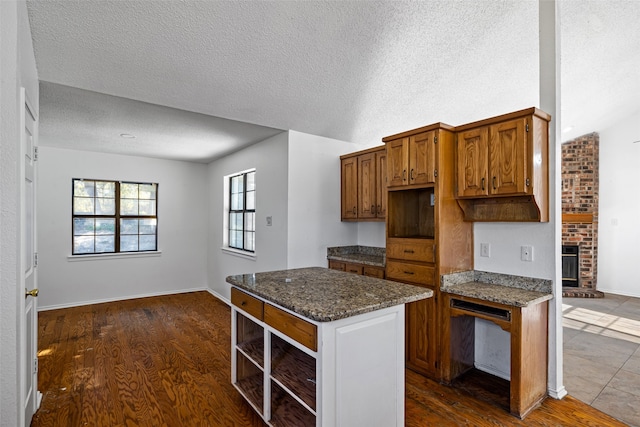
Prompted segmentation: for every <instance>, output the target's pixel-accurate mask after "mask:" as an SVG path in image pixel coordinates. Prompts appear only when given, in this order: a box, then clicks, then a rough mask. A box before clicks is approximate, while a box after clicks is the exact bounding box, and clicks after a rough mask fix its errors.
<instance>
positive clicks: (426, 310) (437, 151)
mask: <svg viewBox="0 0 640 427" xmlns="http://www.w3.org/2000/svg"><path fill="white" fill-rule="evenodd" d="M382 141H383V142H385V144H386V149H387V174H388V175H387V185H388V186H387V196H388V199H387V222H386V233H387V236H386V237H387V243H386V245H387V247H386V252H387V264H386V278H387V279H388V280H395V281H400V282H405V283H410V284H414V285H418V286H424V287H426V288H429V289H431V290H432V291H433V292H434V297H433V298H428V299H426V300H423V301H418V302H414V303H410V304H408V305H407V306H406V333H407V336H406V358H407V360H406V363H407V367H409V368H410V369H413V370H415V371H417V372H420V373H422V374H424V375H427V376H429V377H432V378H435V379H440V378H441V373H440V367H441V363H440V349H441V345H440V342H441V339H442V337H440V329H441V325H442V320H441V312H440V311H441V310H440V308H439V304H440V290H439V288H440V286H439V283H438V282H439V278H440V276H441V275H443V274H449V273H453V272H457V271H466V270H472V269H473V230H472V223H470V222H464V221H463V213H462V210H461V209H460V206H459V205H458V203H457V202H456V199H455V198H454V197H455V173H454V165H455V154H454V153H455V129H454V128H453V127H451V126H448V125H445V124H443V123H436V124H433V125H430V126H426V127H422V128H419V129H414V130H410V131H407V132H403V133H400V134H396V135H392V136H388V137H386V138H383V139H382Z"/></svg>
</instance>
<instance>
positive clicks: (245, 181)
mask: <svg viewBox="0 0 640 427" xmlns="http://www.w3.org/2000/svg"><path fill="white" fill-rule="evenodd" d="M255 180H256V171H255V170H254V171H249V172H243V173H240V174H237V175H232V176H230V177H229V223H228V226H229V247H230V248H234V249H240V250H243V251H247V252H255V251H256V182H255Z"/></svg>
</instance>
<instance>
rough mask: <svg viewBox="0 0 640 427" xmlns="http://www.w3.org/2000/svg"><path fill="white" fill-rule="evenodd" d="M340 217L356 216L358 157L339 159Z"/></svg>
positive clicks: (353, 217) (351, 217) (350, 217)
mask: <svg viewBox="0 0 640 427" xmlns="http://www.w3.org/2000/svg"><path fill="white" fill-rule="evenodd" d="M340 169H341V205H342V219H343V220H345V219H347V220H348V219H352V220H353V219H356V218H358V158H357V157H347V158H344V159H341V160H340Z"/></svg>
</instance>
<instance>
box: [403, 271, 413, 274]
mask: <svg viewBox="0 0 640 427" xmlns="http://www.w3.org/2000/svg"><path fill="white" fill-rule="evenodd" d="M404 274H416V273H414V272H413V271H405V272H404Z"/></svg>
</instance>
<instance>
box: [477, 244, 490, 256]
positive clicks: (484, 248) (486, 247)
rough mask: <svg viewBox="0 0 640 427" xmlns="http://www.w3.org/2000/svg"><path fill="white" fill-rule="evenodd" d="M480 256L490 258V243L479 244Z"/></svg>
mask: <svg viewBox="0 0 640 427" xmlns="http://www.w3.org/2000/svg"><path fill="white" fill-rule="evenodd" d="M480 256H484V257H487V258H488V257H490V256H491V244H490V243H480Z"/></svg>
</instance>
